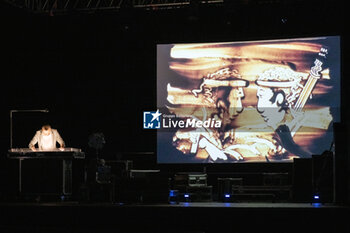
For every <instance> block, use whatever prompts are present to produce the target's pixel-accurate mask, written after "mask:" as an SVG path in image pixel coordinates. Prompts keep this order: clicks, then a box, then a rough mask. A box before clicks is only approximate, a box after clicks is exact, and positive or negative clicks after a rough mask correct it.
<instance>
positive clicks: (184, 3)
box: [6, 0, 224, 14]
mask: <svg viewBox="0 0 350 233" xmlns="http://www.w3.org/2000/svg"><path fill="white" fill-rule="evenodd" d="M6 1H7V2H8V3H9V4H11V5H13V6H15V7H18V8H22V9H26V10H29V11H30V12H33V13H39V14H40V13H67V12H72V11H79V12H80V11H83V12H95V11H97V10H98V11H105V10H114V11H118V10H120V9H125V8H134V9H145V10H162V9H177V8H183V7H189V6H198V5H209V4H210V5H220V4H222V3H224V0H208V1H200V0H195V1H194V0H6Z"/></svg>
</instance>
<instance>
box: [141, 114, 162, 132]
mask: <svg viewBox="0 0 350 233" xmlns="http://www.w3.org/2000/svg"><path fill="white" fill-rule="evenodd" d="M161 115H162V114H161V113H159V110H157V111H156V112H143V128H144V129H160V116H161Z"/></svg>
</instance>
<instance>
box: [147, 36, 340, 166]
mask: <svg viewBox="0 0 350 233" xmlns="http://www.w3.org/2000/svg"><path fill="white" fill-rule="evenodd" d="M340 64H341V57H340V37H338V36H326V37H314V38H291V39H278V40H261V41H238V42H237V41H236V42H222V43H189V44H159V45H157V107H158V109H157V113H156V115H155V114H153V115H154V118H153V119H152V120H154V119H155V118H157V120H159V126H158V130H157V160H158V163H242V162H290V161H293V158H308V157H311V156H312V155H316V154H321V153H322V152H324V151H325V150H329V149H330V147H331V145H332V140H333V130H332V123H333V122H337V121H340V78H341V73H340Z"/></svg>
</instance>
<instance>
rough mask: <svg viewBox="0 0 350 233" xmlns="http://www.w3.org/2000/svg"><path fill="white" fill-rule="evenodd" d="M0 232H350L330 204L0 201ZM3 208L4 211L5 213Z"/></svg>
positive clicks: (342, 212) (343, 210)
mask: <svg viewBox="0 0 350 233" xmlns="http://www.w3.org/2000/svg"><path fill="white" fill-rule="evenodd" d="M0 209H1V212H2V213H3V214H2V216H3V217H2V218H1V226H0V230H1V232H29V231H30V232H261V231H263V232H306V231H309V232H327V233H329V232H349V230H350V228H349V223H348V222H347V221H346V220H344V217H345V216H349V214H350V209H349V207H345V206H337V205H333V204H311V203H252V202H251V203H248V202H247V203H219V202H193V203H191V202H189V203H179V204H122V203H114V204H112V203H78V202H61V203H58V202H47V203H19V202H17V203H2V204H0ZM4 213H6V214H4Z"/></svg>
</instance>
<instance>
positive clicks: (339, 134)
mask: <svg viewBox="0 0 350 233" xmlns="http://www.w3.org/2000/svg"><path fill="white" fill-rule="evenodd" d="M333 130H334V131H333V132H334V148H335V154H334V167H333V169H334V201H335V203H338V204H341V203H346V202H348V203H350V197H348V196H349V195H348V193H349V189H350V183H349V182H350V179H349V176H350V173H349V172H350V164H349V162H350V161H349V159H348V153H347V151H348V150H347V146H349V145H348V143H347V141H346V139H347V135H346V131H347V128H346V125H345V124H343V123H334V124H333Z"/></svg>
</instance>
